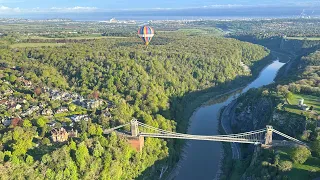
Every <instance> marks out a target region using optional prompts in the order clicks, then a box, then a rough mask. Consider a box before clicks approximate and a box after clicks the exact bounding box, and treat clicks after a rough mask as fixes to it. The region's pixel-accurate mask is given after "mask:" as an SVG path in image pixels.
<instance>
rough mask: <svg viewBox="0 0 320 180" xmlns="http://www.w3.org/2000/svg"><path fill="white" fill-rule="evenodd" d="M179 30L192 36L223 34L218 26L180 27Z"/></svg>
mask: <svg viewBox="0 0 320 180" xmlns="http://www.w3.org/2000/svg"><path fill="white" fill-rule="evenodd" d="M177 32H181V33H185V34H187V35H190V36H196V35H214V36H222V35H223V31H221V30H219V29H216V28H202V29H179V30H178V31H177Z"/></svg>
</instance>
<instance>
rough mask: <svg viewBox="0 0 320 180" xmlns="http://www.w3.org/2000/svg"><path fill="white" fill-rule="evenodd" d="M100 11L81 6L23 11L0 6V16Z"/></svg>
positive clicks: (17, 8)
mask: <svg viewBox="0 0 320 180" xmlns="http://www.w3.org/2000/svg"><path fill="white" fill-rule="evenodd" d="M98 10H99V9H98V8H96V7H81V6H75V7H63V8H60V7H52V8H49V9H45V8H39V7H37V8H32V9H22V8H19V7H16V8H11V7H7V6H3V5H0V14H17V13H48V12H52V13H64V12H67V13H73V12H94V11H98Z"/></svg>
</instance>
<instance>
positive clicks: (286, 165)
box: [278, 161, 292, 172]
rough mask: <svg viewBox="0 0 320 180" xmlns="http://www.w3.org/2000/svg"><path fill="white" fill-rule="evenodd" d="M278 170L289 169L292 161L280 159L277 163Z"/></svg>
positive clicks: (284, 170)
mask: <svg viewBox="0 0 320 180" xmlns="http://www.w3.org/2000/svg"><path fill="white" fill-rule="evenodd" d="M278 167H279V170H280V171H282V172H286V171H291V169H292V162H291V161H281V162H280V163H279V164H278Z"/></svg>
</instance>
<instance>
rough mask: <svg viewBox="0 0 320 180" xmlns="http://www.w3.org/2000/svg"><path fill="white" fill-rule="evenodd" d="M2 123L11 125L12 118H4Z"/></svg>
mask: <svg viewBox="0 0 320 180" xmlns="http://www.w3.org/2000/svg"><path fill="white" fill-rule="evenodd" d="M2 124H3V125H4V126H6V127H8V126H10V125H11V119H9V118H7V119H3V120H2Z"/></svg>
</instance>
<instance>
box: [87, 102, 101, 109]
mask: <svg viewBox="0 0 320 180" xmlns="http://www.w3.org/2000/svg"><path fill="white" fill-rule="evenodd" d="M102 104H103V101H102V100H91V101H88V102H87V103H86V107H87V108H88V109H95V108H98V107H100V106H101V105H102Z"/></svg>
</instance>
